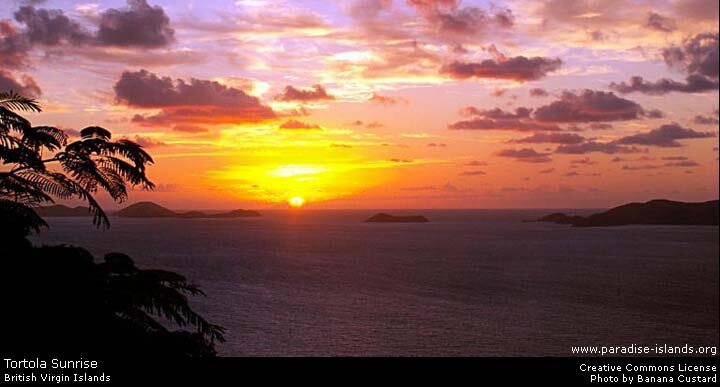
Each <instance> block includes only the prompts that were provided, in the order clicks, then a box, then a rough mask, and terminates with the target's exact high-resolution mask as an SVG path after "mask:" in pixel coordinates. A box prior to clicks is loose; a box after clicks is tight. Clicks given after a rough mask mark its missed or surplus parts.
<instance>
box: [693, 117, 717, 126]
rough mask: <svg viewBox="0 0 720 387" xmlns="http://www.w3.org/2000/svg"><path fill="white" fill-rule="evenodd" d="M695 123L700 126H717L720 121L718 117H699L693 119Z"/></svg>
mask: <svg viewBox="0 0 720 387" xmlns="http://www.w3.org/2000/svg"><path fill="white" fill-rule="evenodd" d="M693 122H694V123H696V124H698V125H717V124H719V123H720V120H718V117H713V116H701V115H697V116H695V118H694V119H693Z"/></svg>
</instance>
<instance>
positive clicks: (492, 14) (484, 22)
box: [407, 0, 515, 40]
mask: <svg viewBox="0 0 720 387" xmlns="http://www.w3.org/2000/svg"><path fill="white" fill-rule="evenodd" d="M407 4H408V5H410V6H412V7H415V8H416V9H417V10H418V12H419V13H420V15H421V16H422V17H423V18H424V19H425V22H426V29H428V30H429V31H430V33H431V34H432V35H434V36H436V37H440V38H451V39H455V40H463V39H468V38H472V37H476V36H479V35H482V34H483V33H485V32H486V31H487V30H488V29H492V28H496V29H507V28H511V27H512V26H513V25H514V24H515V16H514V15H513V13H512V11H511V10H510V9H508V8H500V7H492V8H491V9H490V11H486V10H483V9H481V8H478V7H474V6H468V7H461V6H460V1H457V0H407Z"/></svg>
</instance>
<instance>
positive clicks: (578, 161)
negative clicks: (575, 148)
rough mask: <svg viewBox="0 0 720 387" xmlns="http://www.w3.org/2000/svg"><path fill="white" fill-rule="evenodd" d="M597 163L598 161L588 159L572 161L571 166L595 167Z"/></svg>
mask: <svg viewBox="0 0 720 387" xmlns="http://www.w3.org/2000/svg"><path fill="white" fill-rule="evenodd" d="M597 163H598V162H597V161H593V160H590V159H589V158H587V157H586V158H584V159H578V160H572V161H570V164H573V165H595V164H597Z"/></svg>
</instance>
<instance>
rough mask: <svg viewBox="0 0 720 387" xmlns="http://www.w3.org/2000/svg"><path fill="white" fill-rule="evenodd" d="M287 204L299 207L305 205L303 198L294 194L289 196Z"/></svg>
mask: <svg viewBox="0 0 720 387" xmlns="http://www.w3.org/2000/svg"><path fill="white" fill-rule="evenodd" d="M288 204H289V205H290V207H292V208H300V207H302V206H304V205H305V199H303V198H301V197H299V196H294V197H291V198H290V200H288Z"/></svg>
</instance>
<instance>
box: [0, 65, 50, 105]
mask: <svg viewBox="0 0 720 387" xmlns="http://www.w3.org/2000/svg"><path fill="white" fill-rule="evenodd" d="M6 91H14V92H16V93H18V94H20V95H22V96H24V97H29V98H38V97H40V95H41V94H42V91H41V90H40V87H39V86H38V85H37V83H36V82H35V80H34V79H33V78H32V77H30V76H28V75H22V76H20V78H19V79H18V78H17V77H16V76H14V75H13V74H12V73H11V72H10V71H8V70H3V69H0V92H6Z"/></svg>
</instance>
